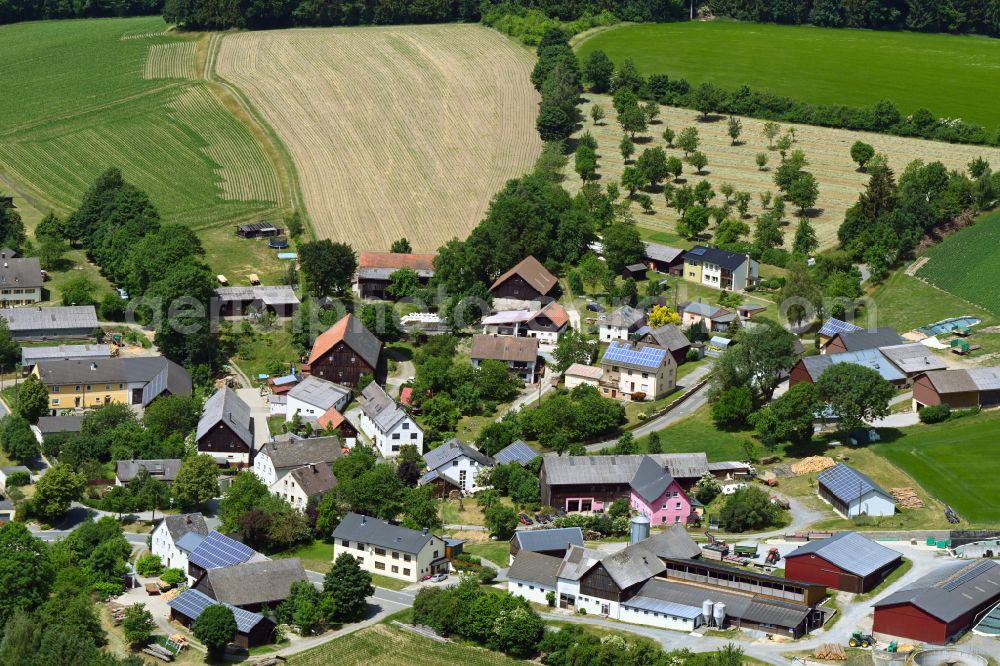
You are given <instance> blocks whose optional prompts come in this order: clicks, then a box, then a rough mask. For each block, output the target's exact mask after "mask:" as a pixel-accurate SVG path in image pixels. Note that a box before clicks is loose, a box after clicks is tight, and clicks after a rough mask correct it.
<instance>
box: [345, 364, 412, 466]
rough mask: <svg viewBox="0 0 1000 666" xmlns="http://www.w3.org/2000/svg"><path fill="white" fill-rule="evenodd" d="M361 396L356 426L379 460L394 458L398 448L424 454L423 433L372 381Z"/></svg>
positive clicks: (401, 408)
mask: <svg viewBox="0 0 1000 666" xmlns="http://www.w3.org/2000/svg"><path fill="white" fill-rule="evenodd" d="M361 396H362V397H363V398H364V402H363V403H362V404H361V415H360V416H359V417H358V423H357V424H356V425H357V427H358V430H360V431H361V432H363V433H364V434H365V435H366V436H367V437H368V439H370V440H371V441H372V443H373V444H374V445H375V448H377V449H378V451H379V453H381V454H382V457H383V458H394V457H396V456H398V455H399V451H400V448H401V447H403V446H404V445H407V444H409V445H411V446H415V447H416V449H417V453H421V454H422V453H423V452H424V431H423V430H422V429H421V428H420V426H419V425H417V422H416V421H414V420H413V417H411V416H410V415H409V414H408V413H407V411H406V410H405V409H403V407H402V406H401V405H400V404H399V403H398V402H396V401H395V400H393V399H392V398H390V397H389V394H388V393H386V392H385V389H383V388H382V387H381V386H379V385H378V384H376V383H375V382H372V383H371V384H369V385H368V386H366V387H365V390H364V391H362V392H361Z"/></svg>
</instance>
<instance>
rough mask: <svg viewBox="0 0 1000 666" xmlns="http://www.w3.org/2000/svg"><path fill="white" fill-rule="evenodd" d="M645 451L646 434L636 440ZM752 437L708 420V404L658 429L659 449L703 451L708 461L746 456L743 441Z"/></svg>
mask: <svg viewBox="0 0 1000 666" xmlns="http://www.w3.org/2000/svg"><path fill="white" fill-rule="evenodd" d="M637 441H638V443H639V447H640V449H641V450H642V451H643V452H645V451H646V447H647V446H648V444H649V438H648V437H640V438H639V439H638V440H637ZM747 441H754V439H753V433H752V432H750V431H747V432H725V431H723V430H719V429H718V428H716V427H715V425H714V424H713V423H712V416H711V414H710V412H709V409H708V406H707V405H706V406H704V407H701V408H700V409H698V410H697V411H695V413H694V414H692V415H691V416H689V417H688V418H686V419H684V420H683V421H680V422H678V423H675V424H674V425H672V426H670V427H668V428H664V429H663V430H661V431H660V444H661V446H662V447H663V453H698V452H701V451H704V452H705V453H706V454H707V455H708V459H709V461H710V462H715V461H719V460H744V459H745V458H746V456H747V454H746V451H745V450H744V448H743V444H744V442H747Z"/></svg>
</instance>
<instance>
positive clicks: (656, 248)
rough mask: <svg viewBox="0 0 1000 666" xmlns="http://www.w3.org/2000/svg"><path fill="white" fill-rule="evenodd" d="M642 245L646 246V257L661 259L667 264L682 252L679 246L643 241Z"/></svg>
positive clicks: (655, 259)
mask: <svg viewBox="0 0 1000 666" xmlns="http://www.w3.org/2000/svg"><path fill="white" fill-rule="evenodd" d="M643 245H645V246H646V252H645V255H646V258H647V259H652V260H653V261H663V262H666V263H668V264H669V263H670V262H672V261H674V260H675V259H677V257H679V256H680V255H682V254H684V250H681V249H680V248H676V247H670V246H667V245H660V244H659V243H643Z"/></svg>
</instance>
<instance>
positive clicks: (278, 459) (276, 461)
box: [251, 433, 343, 499]
mask: <svg viewBox="0 0 1000 666" xmlns="http://www.w3.org/2000/svg"><path fill="white" fill-rule="evenodd" d="M342 453H343V444H342V443H341V441H340V438H339V437H336V436H329V437H309V438H305V437H299V436H298V435H295V434H292V433H288V434H284V435H279V436H277V437H275V438H274V439H273V440H272V441H270V442H268V443H266V444H264V445H263V446H262V447H260V449H259V450H258V451H257V455H255V456H254V460H253V468H252V470H251V471H253V473H254V474H256V475H257V478H259V479H260V480H261V481H263V482H264V485H266V486H267V487H268V488H269V489H270V490H271V492H272V493H275V494H277V495H281V493H282V489H283V488H284V489H285V492H287V486H288V484H287V483H285V484H282V481H284V479H285V476H286V475H287V474H289V473H291V472H292V470H295V469H298V468H300V467H302V466H304V465H320V464H322V465H326V466H328V467H329V466H330V465H331V464H333V462H334V461H335V460H336V459H337V458H339V457H340V456H341V454H342ZM285 499H288V498H287V497H286V498H285Z"/></svg>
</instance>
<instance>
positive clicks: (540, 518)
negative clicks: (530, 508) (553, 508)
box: [535, 513, 549, 525]
mask: <svg viewBox="0 0 1000 666" xmlns="http://www.w3.org/2000/svg"><path fill="white" fill-rule="evenodd" d="M535 522H537V523H538V524H539V525H544V524H545V523H547V522H549V521H548V519H546V518H545V514H544V513H536V514H535Z"/></svg>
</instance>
